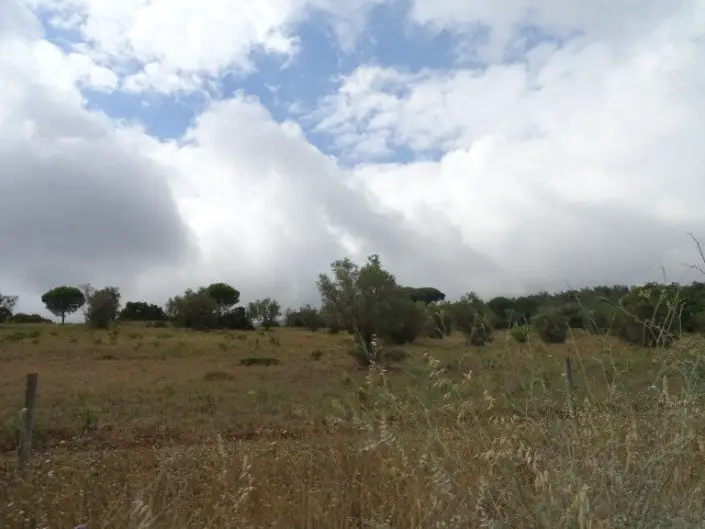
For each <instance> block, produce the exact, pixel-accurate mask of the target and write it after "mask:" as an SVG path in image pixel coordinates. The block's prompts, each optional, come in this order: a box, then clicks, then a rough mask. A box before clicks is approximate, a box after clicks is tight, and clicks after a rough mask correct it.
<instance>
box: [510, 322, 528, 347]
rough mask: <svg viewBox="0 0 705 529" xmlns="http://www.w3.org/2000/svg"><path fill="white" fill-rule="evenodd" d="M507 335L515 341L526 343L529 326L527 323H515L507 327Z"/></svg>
mask: <svg viewBox="0 0 705 529" xmlns="http://www.w3.org/2000/svg"><path fill="white" fill-rule="evenodd" d="M509 336H510V337H511V338H512V340H514V341H515V342H517V343H526V342H528V341H529V338H530V337H531V326H530V325H527V324H523V325H515V326H514V327H512V328H511V329H509Z"/></svg>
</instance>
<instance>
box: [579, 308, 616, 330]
mask: <svg viewBox="0 0 705 529" xmlns="http://www.w3.org/2000/svg"><path fill="white" fill-rule="evenodd" d="M582 317H583V328H584V329H585V330H586V331H587V332H588V333H590V334H606V333H610V332H612V330H613V329H614V324H615V320H616V317H617V310H616V309H615V307H613V306H612V305H609V304H608V303H599V304H598V305H597V306H596V307H595V308H594V309H585V310H584V311H583V314H582Z"/></svg>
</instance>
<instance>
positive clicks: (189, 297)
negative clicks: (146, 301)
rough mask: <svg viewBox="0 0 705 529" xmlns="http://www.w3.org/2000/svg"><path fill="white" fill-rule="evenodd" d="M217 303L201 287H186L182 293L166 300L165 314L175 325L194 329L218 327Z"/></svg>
mask: <svg viewBox="0 0 705 529" xmlns="http://www.w3.org/2000/svg"><path fill="white" fill-rule="evenodd" d="M217 311H218V304H217V303H216V301H215V300H214V299H213V298H212V297H211V296H210V295H209V294H208V291H207V290H206V289H205V288H204V287H201V288H199V289H198V290H193V289H190V288H189V289H187V290H186V291H185V292H184V293H183V295H181V296H175V297H173V298H170V299H169V301H167V314H168V315H169V316H170V317H171V318H173V320H174V321H175V322H176V324H177V325H179V326H181V327H186V328H188V329H195V330H201V331H202V330H207V329H215V328H217V327H218V314H217Z"/></svg>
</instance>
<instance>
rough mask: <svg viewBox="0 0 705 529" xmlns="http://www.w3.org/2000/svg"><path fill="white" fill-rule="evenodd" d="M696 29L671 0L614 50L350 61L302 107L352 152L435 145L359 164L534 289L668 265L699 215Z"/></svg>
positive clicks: (683, 256)
mask: <svg viewBox="0 0 705 529" xmlns="http://www.w3.org/2000/svg"><path fill="white" fill-rule="evenodd" d="M487 5H489V4H487ZM699 5H700V6H703V2H700V4H699ZM487 9H488V10H490V9H491V8H489V7H488V8H487ZM461 12H462V9H459V11H458V13H461ZM701 13H702V7H701ZM637 14H638V13H634V16H633V17H632V18H634V19H635V20H634V23H635V24H638V23H639V19H638V18H636V15H637ZM497 16H500V14H497ZM556 16H558V15H556ZM703 34H705V25H704V24H703V17H702V16H700V17H693V11H692V10H690V9H685V8H684V9H682V10H681V11H679V12H678V13H676V14H673V15H671V16H670V17H669V18H665V19H664V20H662V21H661V22H660V23H659V24H654V25H652V27H651V28H650V31H649V32H647V33H644V34H643V35H640V36H639V37H638V38H637V37H634V39H633V41H632V42H631V43H630V44H629V46H628V47H622V48H620V49H619V50H615V49H613V48H612V47H610V45H609V44H608V43H606V42H604V41H595V40H594V39H593V38H592V36H590V38H588V37H586V38H582V39H575V40H574V41H572V42H571V43H570V44H568V45H567V46H566V47H565V48H563V49H550V50H548V51H547V50H545V49H544V50H540V51H539V52H537V53H539V55H538V56H534V57H529V60H528V61H527V63H526V64H510V65H502V64H497V65H494V66H491V67H489V68H487V69H486V70H483V71H474V70H463V69H458V70H455V71H452V72H436V71H423V72H421V73H418V74H409V73H405V72H400V71H397V70H394V69H392V68H387V69H383V68H379V67H364V66H363V67H360V68H359V69H357V70H356V71H355V72H353V73H352V74H351V75H350V76H349V77H347V78H346V79H344V81H343V82H342V85H341V87H340V90H339V91H338V92H337V93H336V94H335V95H334V96H332V97H330V98H328V99H327V100H326V101H325V102H324V104H323V105H322V107H321V108H320V109H319V110H318V111H317V112H316V114H315V118H316V119H318V120H319V121H318V130H319V131H326V130H327V131H329V132H330V133H331V135H332V136H333V137H334V138H337V139H338V141H339V142H340V141H341V140H340V139H341V138H343V140H344V142H345V145H346V146H347V147H348V149H349V150H350V151H352V152H353V153H354V154H356V155H357V156H358V157H362V158H364V157H368V158H369V157H370V156H373V155H375V154H377V153H380V152H382V153H385V152H388V151H390V150H395V149H399V148H408V149H411V150H412V151H416V152H423V151H426V150H432V151H438V152H441V153H445V154H444V155H443V156H442V157H441V158H440V160H439V161H438V162H435V163H434V162H431V163H429V162H417V163H409V164H406V165H389V166H385V165H381V166H380V165H375V164H367V165H365V166H362V167H360V168H359V169H358V171H357V175H358V177H359V178H360V179H361V180H362V181H364V182H365V184H366V185H367V186H368V187H369V188H370V189H372V190H373V191H374V193H375V194H376V195H377V196H378V197H379V199H380V200H381V201H382V202H383V203H384V204H386V205H387V206H389V207H391V208H393V209H395V210H397V211H400V212H403V213H405V214H406V215H407V216H408V217H409V218H412V219H414V222H416V223H418V224H422V223H423V222H424V219H423V217H422V216H420V215H418V214H417V213H416V209H417V208H418V207H419V206H420V205H422V204H427V203H429V202H432V203H434V204H437V206H438V207H439V208H440V209H441V210H442V211H444V212H445V214H446V215H447V217H448V218H449V219H450V220H451V221H452V222H453V223H455V224H456V225H458V226H459V227H460V228H461V230H462V233H463V236H464V240H465V241H466V243H467V244H469V245H472V246H473V247H474V248H476V249H478V250H479V251H481V252H483V253H485V254H487V255H489V256H491V257H492V258H493V259H494V260H495V261H496V262H499V263H502V264H503V265H505V266H506V267H507V268H509V267H510V266H511V263H512V262H517V263H521V264H520V265H519V266H517V268H516V269H515V273H516V275H517V277H520V278H523V279H524V280H526V281H529V282H531V283H532V284H534V283H543V284H545V285H551V286H552V287H554V288H555V287H556V286H560V283H563V284H565V281H573V282H575V283H586V282H595V281H610V278H613V279H612V280H615V281H616V280H618V278H623V279H621V280H623V281H642V280H646V279H649V278H658V273H659V272H658V266H659V265H660V264H662V263H666V264H670V267H669V268H670V269H669V271H670V272H671V273H674V274H677V273H681V272H683V269H682V268H681V267H680V266H679V264H680V263H681V262H683V261H688V260H689V259H693V258H694V257H695V254H694V253H692V247H691V246H690V243H689V240H688V238H687V236H686V231H689V230H694V231H697V230H699V229H701V227H702V225H703V222H704V221H705V213H703V211H702V203H703V200H705V179H703V174H704V171H705V151H703V149H702V147H701V146H700V142H701V138H702V136H703V133H704V132H705V124H703V120H702V117H703V116H705V95H703V94H705V75H704V74H703V71H705V70H704V67H705V42H703V39H702V35H703ZM539 59H540V60H539ZM371 139H374V142H373V143H371ZM371 144H372V145H373V148H372V149H370V148H369V146H370V145H371ZM674 248H675V249H674ZM674 252H675V253H674ZM654 274H655V275H654Z"/></svg>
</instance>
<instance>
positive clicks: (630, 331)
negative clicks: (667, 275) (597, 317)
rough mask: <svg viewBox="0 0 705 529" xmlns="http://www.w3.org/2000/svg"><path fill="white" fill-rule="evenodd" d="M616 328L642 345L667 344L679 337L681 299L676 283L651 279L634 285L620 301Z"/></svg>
mask: <svg viewBox="0 0 705 529" xmlns="http://www.w3.org/2000/svg"><path fill="white" fill-rule="evenodd" d="M619 305H620V309H621V310H619V311H618V312H617V318H616V322H615V331H616V333H617V335H618V336H620V337H621V338H622V339H624V340H626V341H628V342H629V343H633V344H635V345H640V346H642V347H656V346H663V347H667V346H669V345H671V343H673V341H674V340H675V338H676V335H675V330H676V329H677V326H678V320H677V318H678V316H679V314H680V311H679V305H680V299H679V294H678V291H677V288H676V287H672V286H664V285H658V284H655V283H650V284H647V285H644V286H643V287H635V288H634V289H632V291H631V292H629V293H628V294H626V295H624V296H623V297H622V299H620V301H619Z"/></svg>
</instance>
